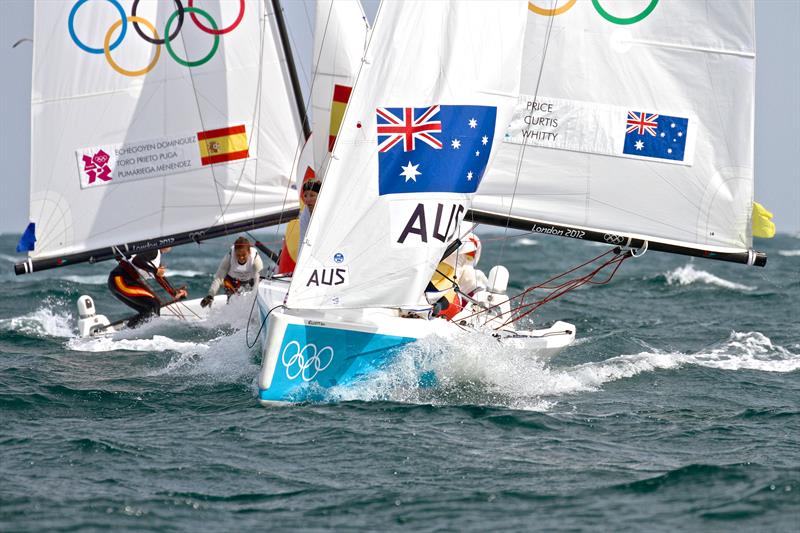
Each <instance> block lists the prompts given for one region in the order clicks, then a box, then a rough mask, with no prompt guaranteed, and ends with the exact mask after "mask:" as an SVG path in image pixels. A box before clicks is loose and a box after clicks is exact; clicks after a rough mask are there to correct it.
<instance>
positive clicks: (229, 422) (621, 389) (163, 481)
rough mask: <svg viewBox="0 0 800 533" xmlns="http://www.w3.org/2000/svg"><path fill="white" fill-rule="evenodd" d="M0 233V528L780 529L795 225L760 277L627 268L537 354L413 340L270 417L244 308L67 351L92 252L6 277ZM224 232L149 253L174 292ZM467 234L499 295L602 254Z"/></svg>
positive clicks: (644, 263)
mask: <svg viewBox="0 0 800 533" xmlns="http://www.w3.org/2000/svg"><path fill="white" fill-rule="evenodd" d="M260 235H261V237H262V239H264V240H269V239H270V238H274V237H275V232H274V230H267V231H265V232H263V233H262V234H260ZM506 237H509V236H506ZM16 238H17V236H11V235H5V236H0V254H2V255H0V281H1V282H2V283H0V413H2V424H0V530H2V531H77V530H106V529H109V530H121V529H128V530H159V531H189V530H191V531H201V530H202V531H205V530H211V531H232V530H250V531H253V530H259V531H280V530H295V529H310V530H326V529H340V530H345V531H356V530H365V531H376V530H398V529H404V530H413V531H434V530H436V531H440V530H451V531H496V530H506V531H532V530H573V531H698V530H703V531H797V530H798V528H799V527H800V444H799V443H798V440H800V331H798V329H799V328H798V325H799V323H800V304H799V303H798V302H800V238H797V237H793V236H789V235H779V236H778V237H777V238H775V239H773V240H769V241H766V240H765V241H760V240H759V241H757V242H756V245H757V247H758V248H760V249H763V250H765V251H766V252H767V253H768V254H769V262H768V266H767V267H766V268H764V269H762V268H755V267H749V268H748V267H745V266H742V265H734V264H723V263H718V262H714V261H709V260H700V259H690V258H687V257H680V256H674V255H667V254H663V253H657V252H652V251H651V252H647V253H646V254H645V255H644V256H643V257H641V258H637V259H631V260H628V261H627V262H626V263H625V264H624V265H623V266H622V268H621V269H620V270H619V272H618V273H617V275H616V276H615V277H614V279H613V280H612V281H611V282H610V283H609V284H606V285H593V286H589V285H586V286H583V287H581V288H580V289H578V290H576V291H574V292H571V293H569V294H567V295H566V296H564V297H562V298H560V299H557V300H555V301H554V302H552V303H549V304H548V305H546V306H544V307H542V308H541V309H540V311H539V312H538V314H536V315H534V316H533V317H532V322H531V323H530V324H533V325H544V324H547V323H549V322H552V321H554V320H557V319H562V320H566V321H569V322H571V323H573V324H575V326H576V327H577V332H578V340H577V341H576V343H575V344H574V345H573V346H571V347H570V348H568V349H567V350H565V351H564V352H562V353H561V354H559V355H558V356H556V357H555V358H554V359H552V360H551V361H549V362H546V363H545V362H542V361H539V360H537V359H536V358H535V357H531V354H530V353H528V352H527V351H526V350H525V349H524V347H520V346H508V345H503V344H500V343H498V342H497V341H495V340H494V339H491V338H487V337H483V336H479V335H471V336H466V337H464V338H463V339H461V340H459V341H457V342H455V343H452V342H451V343H443V342H441V341H440V340H438V339H427V340H425V341H422V342H418V343H415V344H413V345H410V346H409V347H408V348H407V349H406V350H404V351H403V352H402V353H401V354H400V355H399V357H398V359H397V361H396V362H395V363H394V364H393V365H392V366H391V367H390V368H387V369H385V370H384V371H383V372H380V373H378V374H376V375H375V376H373V377H372V378H371V379H370V380H369V381H367V382H364V383H362V384H360V385H358V386H355V387H346V388H334V389H331V390H329V391H327V394H326V396H325V397H324V399H323V400H322V401H319V402H315V403H309V404H304V405H296V406H288V407H281V408H264V407H261V406H259V405H258V403H257V401H256V396H257V387H256V384H255V378H256V374H257V371H258V367H259V360H260V353H259V350H258V345H257V344H256V345H255V346H254V347H253V348H248V344H251V343H252V342H253V340H254V338H255V333H256V330H257V326H258V324H257V323H256V324H255V326H256V327H255V328H252V327H251V328H250V329H249V330H248V328H247V324H248V314H249V312H250V303H251V302H242V303H239V304H235V305H234V307H231V308H227V309H222V310H219V309H218V310H215V314H214V316H213V317H212V319H211V320H210V321H209V322H207V323H203V324H189V323H180V322H174V321H167V320H156V321H153V322H151V323H149V324H146V325H145V326H143V327H142V328H140V329H138V330H135V331H126V332H121V333H118V334H117V335H115V336H113V337H110V338H99V339H80V338H77V329H76V315H75V301H76V298H77V297H78V296H79V295H81V294H89V295H91V296H92V297H93V298H94V299H95V303H96V305H97V309H98V311H99V312H101V313H103V314H106V315H108V316H109V317H110V318H112V320H113V319H116V318H121V317H123V316H126V315H127V314H128V310H127V309H126V308H125V307H124V306H123V305H122V304H120V303H119V302H117V301H116V300H115V299H113V298H112V297H111V296H110V295H109V294H108V292H107V289H106V286H105V283H106V276H107V274H108V271H109V270H110V269H111V267H112V266H113V265H112V264H111V263H108V262H106V263H100V264H96V265H88V264H87V265H78V266H73V267H67V268H62V269H57V270H50V271H45V272H41V273H35V274H33V275H27V276H20V277H17V276H15V275H14V274H13V263H14V261H15V260H17V259H18V257H17V256H15V255H14V254H13V248H14V246H15V243H16ZM228 241H230V239H224V240H221V241H215V242H211V243H206V244H203V245H199V246H197V245H190V246H184V247H180V248H177V249H175V250H174V251H173V252H172V253H170V254H168V255H166V257H165V263H166V264H167V268H168V273H171V276H170V279H171V280H172V282H173V284H174V285H176V286H177V285H187V286H188V288H189V292H190V296H192V297H199V296H202V295H203V294H204V293H205V291H206V288H207V286H208V284H209V282H210V281H211V275H212V273H213V272H214V271H215V270H216V267H217V264H218V262H219V260H220V258H221V257H222V255H223V254H224V253H225V252H226V250H227V249H228V246H229V245H230V242H228ZM483 245H484V246H483V254H482V258H481V264H480V266H481V267H483V268H484V269H486V270H488V269H489V268H490V267H491V266H492V265H494V264H496V263H498V262H501V263H502V264H505V265H506V266H507V267H508V269H509V270H510V272H511V279H512V287H511V291H512V292H513V291H519V290H521V289H523V288H525V287H527V286H529V285H533V284H536V283H538V282H541V281H543V280H545V279H547V278H549V277H551V276H553V275H555V274H557V273H559V272H562V271H564V270H567V269H569V268H570V267H572V266H574V265H576V264H579V263H582V262H583V261H585V260H587V259H589V258H592V257H594V256H596V255H599V254H601V253H603V252H604V251H606V250H607V247H604V246H601V245H596V244H592V243H585V242H580V241H574V240H570V239H560V238H555V237H550V236H544V235H526V234H515V235H514V236H513V237H512V238H504V234H503V232H502V231H500V232H499V233H498V232H497V231H494V232H492V233H490V234H484V236H483ZM398 268H400V265H398ZM530 324H529V325H530ZM421 369H434V370H435V372H436V374H437V380H436V384H435V385H434V386H433V387H430V386H420V377H421V376H420V372H421V371H422V370H421Z"/></svg>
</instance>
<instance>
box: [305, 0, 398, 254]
mask: <svg viewBox="0 0 800 533" xmlns="http://www.w3.org/2000/svg"><path fill="white" fill-rule="evenodd" d="M332 5H333V4H332ZM382 10H383V3H381V4H379V5H378V12H377V13H375V20H374V23H373V25H372V30H371V31H368V32H367V39H366V46H365V48H364V51H363V54H362V57H361V64H360V65H359V67H358V72H357V73H356V75H355V78H354V79H353V88H352V92H351V93H350V99H349V100H348V104H347V106H346V107H345V111H344V115H343V116H342V121H341V125H340V128H339V132H340V134H339V135H337V136H336V140H335V141H334V144H333V149H332V150H331V153H330V157H329V158H328V159H327V166H326V167H325V176H322V177H321V181H322V185H321V188H320V191H319V197H318V198H317V205H319V204H320V200H321V198H322V192H323V191H324V190H326V185H325V181H326V180H325V179H324V178H325V177H327V175H328V174H329V173H330V169H331V166H332V165H333V154H334V153H335V152H336V147H337V146H338V144H339V141H340V139H341V138H342V136H341V131H342V129H343V127H344V125H345V124H346V123H347V118H348V113H350V112H351V111H350V104H351V103H352V102H353V101H355V92H356V90H357V88H358V80H359V79H360V78H361V74H362V72H363V70H364V65H365V64H367V60H366V59H367V51H368V50H369V48H370V44H371V43H372V38H373V37H374V35H375V28H376V26H377V23H378V21H379V20H381V18H382V17H381V11H382ZM331 12H332V10H331ZM362 13H363V11H362ZM329 17H330V12H329ZM329 23H330V18H329V19H328V21H326V24H325V31H324V32H323V42H324V39H325V38H324V35H325V34H326V33H327V26H328V24H329ZM315 76H316V72H315ZM371 157H372V158H374V157H377V153H375V154H373V155H372V156H371ZM351 181H352V183H351V184H350V189H349V194H357V193H358V191H356V190H355V188H356V187H357V186H358V183H357V182H356V181H354V180H351ZM341 186H342V185H341V184H340V187H341ZM342 192H344V191H343V190H342ZM349 194H348V196H349ZM313 220H314V213H311V220H309V222H308V229H311V227H312V222H313ZM333 226H334V225H333V224H328V226H327V228H323V230H322V233H320V235H319V236H318V239H317V240H325V239H326V238H327V236H328V232H329V231H332V228H333ZM308 229H307V230H306V231H308ZM297 260H298V262H299V261H300V256H299V255H298V257H297Z"/></svg>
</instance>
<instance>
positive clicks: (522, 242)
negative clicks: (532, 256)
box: [512, 237, 539, 246]
mask: <svg viewBox="0 0 800 533" xmlns="http://www.w3.org/2000/svg"><path fill="white" fill-rule="evenodd" d="M512 243H513V245H514V246H536V245H537V244H539V241H537V240H536V239H531V238H529V237H521V238H519V239H514V240H513V241H512Z"/></svg>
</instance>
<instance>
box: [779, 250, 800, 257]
mask: <svg viewBox="0 0 800 533" xmlns="http://www.w3.org/2000/svg"><path fill="white" fill-rule="evenodd" d="M778 255H782V256H784V257H800V250H778Z"/></svg>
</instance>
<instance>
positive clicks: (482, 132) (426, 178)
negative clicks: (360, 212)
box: [376, 105, 497, 195]
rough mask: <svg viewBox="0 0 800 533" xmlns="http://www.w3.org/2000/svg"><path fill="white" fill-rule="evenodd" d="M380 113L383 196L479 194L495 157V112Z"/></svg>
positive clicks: (459, 108)
mask: <svg viewBox="0 0 800 533" xmlns="http://www.w3.org/2000/svg"><path fill="white" fill-rule="evenodd" d="M376 112H377V115H378V183H379V186H378V191H379V194H380V195H384V194H399V193H414V192H458V193H471V192H475V191H476V190H477V189H478V185H479V184H480V182H481V178H483V173H484V171H485V170H486V164H487V163H488V162H489V153H490V152H491V151H492V139H493V138H494V128H495V121H496V118H497V108H496V107H490V106H477V105H432V106H430V107H423V108H417V107H381V108H378V109H377V110H376Z"/></svg>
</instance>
